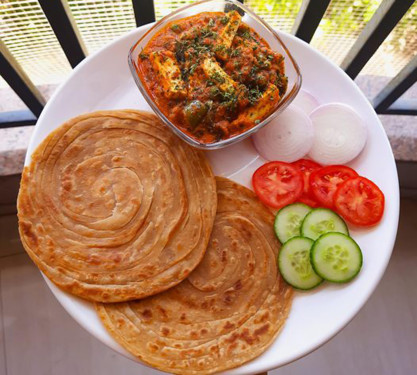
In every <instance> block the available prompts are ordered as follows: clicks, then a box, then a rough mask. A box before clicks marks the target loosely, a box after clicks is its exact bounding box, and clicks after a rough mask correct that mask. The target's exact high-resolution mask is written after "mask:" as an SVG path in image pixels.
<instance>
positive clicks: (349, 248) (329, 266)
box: [310, 233, 362, 283]
mask: <svg viewBox="0 0 417 375" xmlns="http://www.w3.org/2000/svg"><path fill="white" fill-rule="evenodd" d="M310 256H311V264H312V266H313V268H314V270H315V271H316V273H317V274H318V275H320V276H321V277H322V278H323V279H325V280H327V281H331V282H333V283H346V282H348V281H350V280H352V279H353V278H354V277H355V276H356V275H357V274H358V273H359V271H360V270H361V268H362V251H361V249H360V247H359V246H358V244H357V243H356V242H355V241H354V240H353V239H352V238H351V237H349V236H347V235H345V234H342V233H326V234H323V235H322V236H321V237H320V238H319V239H318V240H317V241H316V242H314V245H313V247H312V249H311V254H310Z"/></svg>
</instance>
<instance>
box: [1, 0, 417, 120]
mask: <svg viewBox="0 0 417 375" xmlns="http://www.w3.org/2000/svg"><path fill="white" fill-rule="evenodd" d="M241 2H243V1H241ZM330 2H331V1H330V0H303V2H302V4H301V8H300V10H299V12H298V15H297V17H296V19H295V22H294V25H293V29H292V33H293V34H294V35H296V36H297V37H299V38H301V39H303V40H304V41H306V42H308V43H310V41H311V40H312V38H313V36H314V34H315V32H316V30H317V28H318V26H319V24H320V21H321V20H322V18H323V16H324V14H325V12H326V10H327V8H328V6H329V4H330ZM413 3H414V0H383V1H382V2H381V3H380V5H379V7H378V8H377V10H376V11H375V12H374V14H373V16H372V18H371V19H370V20H369V21H368V23H367V24H366V26H365V27H364V28H363V29H362V31H361V32H360V34H359V36H358V37H357V39H356V41H355V42H354V43H353V45H352V47H351V48H350V50H349V51H348V53H347V54H346V56H345V58H344V59H343V61H342V63H341V68H342V69H344V70H345V72H346V73H347V74H348V75H349V76H350V77H351V78H352V79H354V78H355V77H356V76H357V75H358V74H359V72H360V71H361V70H362V69H363V68H364V67H365V65H366V64H367V62H368V61H369V60H370V59H371V58H372V57H373V56H374V54H375V52H376V51H377V50H378V48H379V47H380V45H381V44H382V43H383V42H384V41H385V40H386V38H387V37H388V35H389V34H390V33H391V31H392V30H393V29H394V28H395V26H396V25H397V24H398V23H399V22H400V21H401V19H402V18H403V17H404V15H405V14H406V12H407V11H408V10H409V9H410V7H411V6H412V5H413ZM39 4H40V6H41V7H42V10H43V12H44V13H45V16H46V18H47V19H48V21H49V24H50V26H51V27H52V30H53V32H54V34H55V36H56V38H57V40H58V41H59V44H60V46H61V48H62V50H63V52H64V54H65V56H66V58H67V59H68V62H69V64H70V65H71V66H72V67H73V68H74V67H75V66H76V65H77V64H78V63H80V62H81V61H82V60H83V59H84V58H85V57H86V55H87V52H86V47H85V45H84V43H83V40H82V38H81V36H80V32H79V30H78V28H77V25H76V22H75V21H74V19H73V15H72V13H71V11H70V9H69V7H68V3H67V1H66V0H54V1H51V0H39ZM132 7H133V11H134V15H135V20H136V25H137V26H141V25H144V24H147V23H150V22H153V21H155V5H154V1H153V0H132ZM0 74H1V76H2V77H3V79H4V80H5V81H6V82H7V83H8V85H9V86H10V87H11V88H12V89H13V90H14V92H15V93H16V94H17V95H18V96H19V97H20V98H21V100H22V101H23V102H24V103H25V104H26V106H27V108H28V110H19V111H9V112H1V113H0V127H12V126H21V125H29V124H33V123H34V122H36V120H37V118H38V117H39V116H40V114H41V112H42V110H43V108H44V105H45V100H44V98H43V96H42V95H41V93H40V92H39V90H38V88H37V87H36V86H35V85H34V84H33V82H32V81H31V80H30V79H29V76H28V75H27V73H26V72H25V71H24V69H22V67H21V65H19V63H18V61H17V60H16V59H15V58H14V57H13V54H12V53H11V52H10V51H9V50H8V48H7V46H6V44H5V43H3V42H0ZM416 81H417V56H414V58H412V59H411V61H409V62H408V64H407V65H406V66H405V67H404V68H403V69H402V70H401V71H400V72H399V73H398V74H397V75H396V76H395V77H394V78H392V80H391V81H390V82H388V84H387V85H386V86H385V87H384V88H383V89H382V90H381V91H380V92H379V94H377V95H376V96H375V98H373V100H372V104H373V106H374V108H375V111H376V112H377V113H379V114H397V115H417V100H414V99H412V100H410V99H401V96H402V95H403V94H404V93H405V92H406V91H407V90H408V89H409V88H410V87H411V86H412V85H413V84H414V83H415V82H416Z"/></svg>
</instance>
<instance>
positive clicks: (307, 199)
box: [297, 193, 319, 208]
mask: <svg viewBox="0 0 417 375" xmlns="http://www.w3.org/2000/svg"><path fill="white" fill-rule="evenodd" d="M297 202H300V203H304V204H306V205H307V206H310V207H313V208H315V207H318V206H319V203H318V202H317V201H316V200H315V199H314V198H311V197H310V196H309V195H306V194H304V193H303V194H301V196H300V198H298V199H297Z"/></svg>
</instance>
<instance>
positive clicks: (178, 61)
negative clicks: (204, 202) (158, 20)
mask: <svg viewBox="0 0 417 375" xmlns="http://www.w3.org/2000/svg"><path fill="white" fill-rule="evenodd" d="M138 67H139V69H138V70H139V72H138V73H139V75H140V76H141V80H142V82H143V83H144V84H145V87H146V89H147V91H148V93H149V95H150V96H151V97H152V99H153V100H154V101H155V102H156V104H157V106H158V107H159V109H160V110H161V111H162V112H163V113H164V115H165V116H166V117H167V118H168V119H169V120H170V121H171V122H172V123H173V124H174V125H175V126H177V127H178V128H179V129H180V130H182V131H183V132H185V133H186V134H188V135H189V136H191V137H192V138H194V139H196V140H198V141H200V142H203V143H212V142H217V141H219V140H223V139H227V138H230V137H233V136H235V135H237V134H240V133H242V132H244V131H246V130H248V129H250V128H252V127H253V126H255V125H256V124H258V123H259V122H260V121H262V120H263V119H265V118H266V117H268V116H269V114H270V113H271V112H273V110H274V109H275V108H276V105H277V104H278V102H279V101H280V99H281V97H282V96H283V94H284V93H285V91H286V88H287V77H286V76H285V75H284V58H283V56H282V55H281V54H279V53H277V52H274V51H272V50H271V49H270V48H269V45H268V44H267V42H266V41H265V40H264V39H263V38H261V37H260V36H259V35H258V34H257V33H256V32H255V31H254V30H253V29H252V28H250V27H249V26H247V25H246V24H245V23H243V22H241V20H240V15H239V14H238V13H237V12H236V11H233V12H230V13H222V12H204V13H200V14H197V15H195V16H192V17H188V18H184V19H181V20H178V21H174V22H171V23H170V24H168V25H167V26H166V27H164V28H163V29H162V30H160V31H159V32H158V33H157V34H155V35H154V36H153V37H152V39H151V40H150V41H149V42H148V44H147V45H146V47H145V48H144V49H143V51H142V52H141V53H140V55H139V57H138Z"/></svg>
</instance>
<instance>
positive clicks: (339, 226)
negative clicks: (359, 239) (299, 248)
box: [301, 208, 349, 241]
mask: <svg viewBox="0 0 417 375" xmlns="http://www.w3.org/2000/svg"><path fill="white" fill-rule="evenodd" d="M328 232H339V233H344V234H346V235H349V230H348V227H347V225H346V224H345V222H344V221H343V219H342V218H341V217H340V216H339V215H338V214H337V213H336V212H333V211H332V210H329V209H327V208H315V209H314V210H312V211H311V212H310V213H309V214H308V215H307V216H306V217H305V218H304V221H303V223H302V224H301V235H302V236H303V237H308V238H311V239H312V240H314V241H315V240H317V238H319V237H320V236H321V235H322V234H324V233H328Z"/></svg>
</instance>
